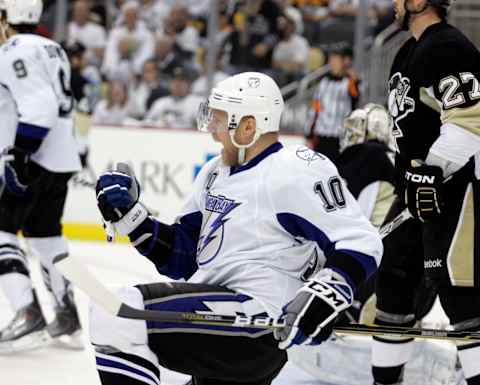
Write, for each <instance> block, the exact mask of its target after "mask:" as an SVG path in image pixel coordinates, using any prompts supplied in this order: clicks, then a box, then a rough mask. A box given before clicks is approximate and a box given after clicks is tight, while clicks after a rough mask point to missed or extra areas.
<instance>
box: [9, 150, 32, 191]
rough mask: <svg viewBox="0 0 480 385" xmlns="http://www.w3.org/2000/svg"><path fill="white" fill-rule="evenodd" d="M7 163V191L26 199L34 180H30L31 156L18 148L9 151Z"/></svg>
mask: <svg viewBox="0 0 480 385" xmlns="http://www.w3.org/2000/svg"><path fill="white" fill-rule="evenodd" d="M3 159H4V161H5V189H6V190H7V191H8V192H9V193H11V194H13V195H16V196H18V197H25V196H26V195H27V189H28V185H29V183H30V182H32V178H29V172H28V163H29V156H28V154H26V153H25V152H23V151H22V150H19V149H18V148H16V147H13V148H10V149H9V150H7V152H6V155H5V156H4V157H3Z"/></svg>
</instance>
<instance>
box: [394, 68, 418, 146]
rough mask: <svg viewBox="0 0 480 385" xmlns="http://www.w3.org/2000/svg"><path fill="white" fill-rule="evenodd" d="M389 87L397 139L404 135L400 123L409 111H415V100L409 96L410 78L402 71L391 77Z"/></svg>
mask: <svg viewBox="0 0 480 385" xmlns="http://www.w3.org/2000/svg"><path fill="white" fill-rule="evenodd" d="M388 89H389V94H388V109H389V111H390V114H391V115H392V118H393V122H394V124H395V128H394V130H393V136H394V138H395V139H397V138H400V137H402V136H403V135H402V131H401V129H400V126H399V125H398V123H399V122H400V121H401V120H402V119H404V118H405V117H406V116H407V115H408V114H409V113H411V112H413V111H415V100H414V99H413V98H411V97H409V96H408V93H409V91H410V89H411V85H410V79H409V78H407V77H403V76H402V74H401V73H400V72H397V73H395V74H394V75H393V76H392V77H391V78H390V80H389V82H388Z"/></svg>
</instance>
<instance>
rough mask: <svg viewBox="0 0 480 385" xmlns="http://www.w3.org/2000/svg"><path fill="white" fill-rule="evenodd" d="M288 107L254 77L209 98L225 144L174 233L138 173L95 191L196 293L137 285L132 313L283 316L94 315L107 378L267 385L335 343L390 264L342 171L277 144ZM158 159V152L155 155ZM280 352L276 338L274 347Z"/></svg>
mask: <svg viewBox="0 0 480 385" xmlns="http://www.w3.org/2000/svg"><path fill="white" fill-rule="evenodd" d="M283 105H284V103H283V99H282V96H281V93H280V90H279V88H278V86H277V85H276V84H275V82H274V81H273V80H272V79H271V78H270V77H268V76H266V75H264V74H261V73H256V72H247V73H242V74H239V75H235V76H232V77H230V78H228V79H226V80H224V81H222V82H220V83H218V85H217V86H216V87H215V88H214V89H213V90H212V93H211V95H210V97H209V98H208V102H207V103H205V104H202V106H201V108H200V111H199V118H198V126H199V129H200V130H202V131H208V132H211V134H212V136H213V138H214V140H216V141H218V142H220V143H221V144H222V146H223V150H222V154H221V156H218V157H216V158H214V159H212V160H211V161H209V162H208V163H207V164H206V165H205V166H204V167H203V168H202V170H201V172H200V174H199V176H198V177H197V179H196V181H195V184H194V188H193V191H192V194H191V196H190V198H189V199H188V200H187V202H186V205H185V207H184V210H183V212H182V213H181V214H180V215H179V216H178V218H177V220H176V222H175V223H174V224H171V225H169V224H166V223H162V222H160V221H158V220H156V219H155V218H153V217H152V216H151V215H150V214H149V213H148V211H147V210H146V208H145V207H144V206H143V205H142V203H140V202H139V201H138V199H137V198H135V196H137V195H138V192H139V186H138V183H137V181H136V179H135V177H134V176H133V175H132V173H131V172H127V171H122V170H121V169H117V170H114V171H112V172H107V173H105V174H103V175H102V176H101V177H100V178H99V180H98V183H97V199H98V206H99V209H100V212H101V214H102V216H103V218H104V220H105V221H107V222H109V223H110V224H111V225H112V226H113V227H114V228H115V230H116V232H117V233H118V234H121V235H128V236H129V238H130V240H131V242H132V245H133V246H134V247H136V248H137V250H138V251H139V252H140V253H141V254H143V255H144V256H145V257H147V258H148V259H149V260H150V261H152V262H153V263H154V265H155V266H156V268H157V269H158V271H159V272H160V273H162V274H164V275H167V276H169V277H171V278H173V279H181V278H183V279H185V280H187V282H173V283H158V284H148V285H137V286H135V287H130V288H125V289H123V290H121V291H120V292H119V295H120V296H121V297H122V298H123V299H124V301H126V302H127V303H128V304H129V305H131V306H134V307H137V308H146V309H156V310H170V311H188V312H201V313H207V314H208V313H217V314H231V315H232V314H234V315H237V314H245V315H250V316H252V315H261V314H267V315H269V316H271V317H279V316H282V314H283V316H284V317H285V319H286V322H287V327H285V328H283V329H282V330H281V331H279V332H277V333H276V334H275V336H274V335H273V333H272V332H271V331H269V330H265V329H257V328H255V327H252V328H237V327H219V326H200V325H192V324H181V323H180V324H178V323H175V324H173V323H162V322H150V321H148V322H144V321H137V320H125V319H120V318H115V317H113V316H111V315H109V314H107V313H106V312H104V311H103V310H102V309H101V308H99V307H97V306H95V305H94V306H93V308H92V310H91V318H90V330H91V340H92V343H93V344H94V346H95V349H96V362H97V368H98V371H99V374H100V379H101V381H102V383H103V384H104V385H110V384H112V385H113V384H119V385H126V384H129V385H130V384H138V385H140V384H142V385H145V384H158V383H159V369H158V365H159V364H161V365H162V366H164V367H167V368H170V369H173V370H176V371H179V372H182V373H186V374H190V375H192V377H193V383H194V384H205V385H213V384H216V385H222V384H225V385H226V384H229V385H232V384H240V383H241V384H252V385H253V384H257V385H263V384H270V383H271V381H272V380H273V378H274V377H275V376H276V375H277V374H278V372H279V371H280V369H281V368H282V366H283V365H284V363H285V361H286V352H285V349H287V348H289V347H291V346H294V345H314V344H318V343H321V342H322V341H324V340H326V339H327V338H328V337H329V336H330V334H331V331H332V328H333V325H334V324H335V320H336V319H337V316H338V315H339V314H341V313H342V312H343V311H344V310H346V309H347V308H348V307H349V306H350V305H351V303H352V298H353V293H354V292H355V290H356V288H357V287H358V286H359V285H360V284H361V283H362V282H363V281H365V280H366V279H367V277H368V276H369V275H371V274H372V273H373V272H374V271H375V270H376V267H377V264H378V262H379V260H380V257H381V254H382V245H381V241H380V239H379V236H378V233H377V231H376V230H375V228H374V227H373V226H372V225H371V224H370V223H369V222H368V220H367V219H366V218H365V216H363V215H362V213H361V210H360V207H359V206H358V204H357V203H356V201H355V199H354V198H353V196H352V195H351V194H350V192H349V191H348V190H347V189H346V188H345V186H344V184H343V182H342V180H341V178H340V177H339V175H338V172H337V170H336V168H335V166H334V165H333V164H332V163H331V162H330V161H329V160H328V159H327V158H325V157H324V156H322V155H320V154H317V153H315V152H313V151H311V150H309V149H308V148H306V147H302V146H297V147H294V148H289V149H287V148H284V147H283V145H282V144H281V143H280V142H279V141H278V130H279V122H280V116H281V113H282V110H283ZM159 151H161V149H159ZM274 337H275V338H277V339H278V341H276V340H275V338H274Z"/></svg>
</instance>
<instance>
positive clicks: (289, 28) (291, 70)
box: [272, 16, 310, 85]
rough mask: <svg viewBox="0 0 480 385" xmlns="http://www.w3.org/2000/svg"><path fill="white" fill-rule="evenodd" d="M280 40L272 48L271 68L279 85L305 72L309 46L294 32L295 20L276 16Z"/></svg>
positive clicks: (305, 40)
mask: <svg viewBox="0 0 480 385" xmlns="http://www.w3.org/2000/svg"><path fill="white" fill-rule="evenodd" d="M278 30H279V34H280V41H279V42H278V44H277V45H276V46H275V48H274V49H273V57H272V59H273V68H274V69H275V70H277V74H276V75H277V76H276V77H277V79H278V82H279V83H280V84H281V85H285V84H287V83H288V82H291V81H294V80H297V79H299V78H300V77H302V76H303V75H304V74H305V70H306V66H307V61H308V52H309V49H310V46H309V44H308V41H307V39H305V38H304V37H303V36H300V35H298V34H297V33H295V22H294V21H293V20H292V19H290V18H288V17H284V16H281V17H279V18H278Z"/></svg>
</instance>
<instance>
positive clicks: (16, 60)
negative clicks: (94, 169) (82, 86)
mask: <svg viewBox="0 0 480 385" xmlns="http://www.w3.org/2000/svg"><path fill="white" fill-rule="evenodd" d="M70 73H71V70H70V64H69V61H68V58H67V55H66V54H65V51H64V50H63V49H62V47H61V46H60V45H59V44H58V43H56V42H54V41H52V40H50V39H47V38H44V37H41V36H38V35H33V34H19V35H14V36H12V37H10V39H8V41H7V42H6V43H5V44H4V45H2V46H1V47H0V84H1V85H3V86H4V87H6V88H7V89H8V90H9V91H10V93H11V95H12V97H13V99H14V100H15V103H16V106H17V113H18V126H17V134H21V135H23V136H25V137H32V138H37V137H42V139H43V142H42V144H41V146H40V148H39V149H38V150H37V151H36V152H35V153H34V154H33V155H32V160H33V161H34V162H36V163H38V164H39V165H40V166H42V167H44V168H45V169H47V170H49V171H52V172H73V171H78V170H79V169H80V160H79V156H78V147H77V143H76V140H75V134H74V126H73V118H72V116H71V112H72V110H73V103H74V101H73V98H72V93H71V90H70ZM45 132H46V133H47V134H46V136H44V138H43V135H44V134H42V133H45Z"/></svg>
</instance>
